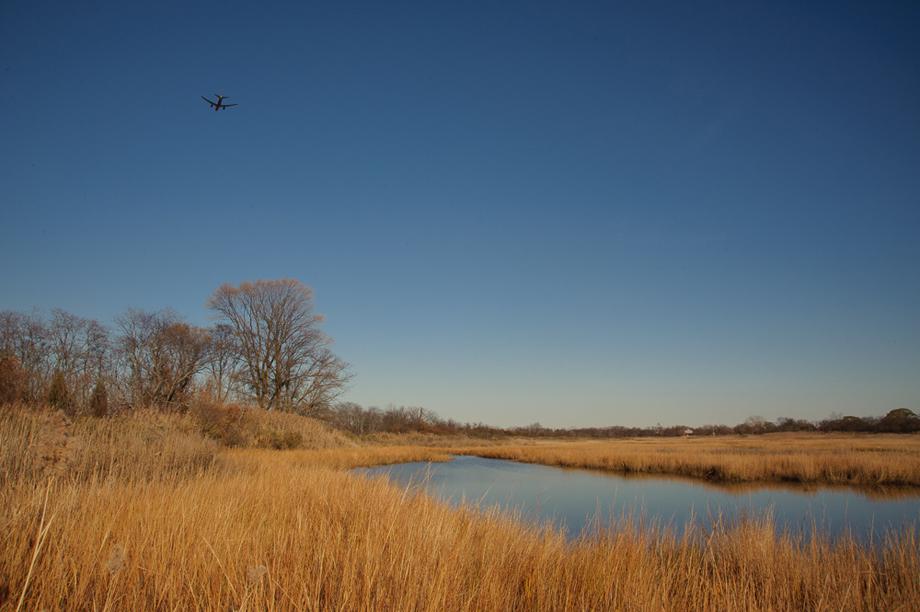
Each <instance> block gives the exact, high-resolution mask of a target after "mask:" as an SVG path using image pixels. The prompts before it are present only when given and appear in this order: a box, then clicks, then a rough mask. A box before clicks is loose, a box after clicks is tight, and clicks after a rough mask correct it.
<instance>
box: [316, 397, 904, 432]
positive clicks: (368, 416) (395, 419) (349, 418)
mask: <svg viewBox="0 0 920 612" xmlns="http://www.w3.org/2000/svg"><path fill="white" fill-rule="evenodd" d="M315 416H317V417H319V418H321V419H323V420H325V421H327V422H329V423H331V424H332V425H334V426H335V427H338V428H340V429H344V430H345V431H349V432H351V433H353V434H355V435H359V436H360V435H369V434H375V433H396V434H400V433H412V432H414V433H428V434H454V435H466V436H471V437H483V438H498V437H508V436H521V437H536V438H541V437H542V438H629V437H648V436H658V437H679V436H688V435H692V436H724V435H731V434H742V435H760V434H768V433H779V432H796V431H798V432H835V431H840V432H865V433H913V432H920V417H918V416H917V415H916V414H915V413H914V412H913V411H911V410H908V409H907V408H898V409H895V410H891V411H890V412H888V414H886V415H885V416H884V417H855V416H832V417H830V418H828V419H824V420H822V421H816V422H813V421H807V420H804V419H793V418H779V419H777V420H776V422H771V421H768V420H766V419H763V418H761V417H757V416H754V417H750V418H748V419H746V420H745V421H744V422H743V423H741V424H738V425H735V426H733V427H732V426H729V425H703V426H699V427H688V426H686V425H672V426H667V427H663V426H661V425H656V426H654V427H623V426H618V425H613V426H609V427H577V428H552V427H544V426H542V425H540V424H539V423H533V424H530V425H526V426H521V427H491V426H489V425H485V424H483V423H459V422H457V421H454V420H453V419H443V418H441V417H439V416H438V415H437V414H436V413H434V412H432V411H430V410H427V409H425V408H421V407H406V406H388V407H386V408H378V407H369V408H364V407H362V406H360V405H358V404H355V403H352V402H343V403H339V404H335V405H332V406H330V407H328V408H326V409H324V410H322V411H319V412H317V413H316V414H315Z"/></svg>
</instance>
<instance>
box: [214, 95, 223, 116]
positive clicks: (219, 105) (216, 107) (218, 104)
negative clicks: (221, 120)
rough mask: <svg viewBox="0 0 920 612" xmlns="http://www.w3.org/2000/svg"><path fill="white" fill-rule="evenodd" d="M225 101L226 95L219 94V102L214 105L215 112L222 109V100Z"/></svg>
mask: <svg viewBox="0 0 920 612" xmlns="http://www.w3.org/2000/svg"><path fill="white" fill-rule="evenodd" d="M223 101H224V97H223V96H217V104H215V105H214V112H215V113H216V112H217V111H219V110H220V109H221V102H223Z"/></svg>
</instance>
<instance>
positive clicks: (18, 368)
mask: <svg viewBox="0 0 920 612" xmlns="http://www.w3.org/2000/svg"><path fill="white" fill-rule="evenodd" d="M26 376H27V375H26V371H25V370H24V369H23V368H22V364H20V363H19V360H18V359H16V357H13V356H12V355H8V356H5V357H0V404H12V403H14V402H18V401H21V400H23V399H25V393H26Z"/></svg>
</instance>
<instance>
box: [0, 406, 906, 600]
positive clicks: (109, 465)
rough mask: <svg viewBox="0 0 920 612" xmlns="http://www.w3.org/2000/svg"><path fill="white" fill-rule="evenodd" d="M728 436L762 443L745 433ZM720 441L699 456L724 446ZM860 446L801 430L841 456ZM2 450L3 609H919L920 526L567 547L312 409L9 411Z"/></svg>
mask: <svg viewBox="0 0 920 612" xmlns="http://www.w3.org/2000/svg"><path fill="white" fill-rule="evenodd" d="M260 419H261V417H260ZM214 421H217V422H218V423H219V424H221V427H215V426H214ZM203 431H206V432H207V435H205V434H203V433H202V432H203ZM292 432H293V433H292ZM227 437H229V439H231V440H234V441H235V443H234V448H229V447H228V446H227V443H226V440H225V438H227ZM222 440H223V441H222ZM822 440H823V441H824V442H822ZM897 440H901V441H902V443H903V444H906V445H907V447H909V448H910V449H913V450H909V451H907V453H906V455H905V456H907V457H910V456H912V455H911V453H915V452H916V446H915V444H916V443H915V442H914V441H913V440H912V439H908V438H893V439H892V440H891V441H890V440H888V439H887V438H884V439H874V438H865V439H859V441H858V443H859V444H865V445H866V450H865V453H866V454H865V457H867V458H868V457H871V458H872V460H873V461H875V457H876V454H875V453H879V454H884V453H885V452H888V454H889V455H890V456H891V457H892V460H891V462H892V463H893V464H896V463H900V462H901V460H902V459H903V457H902V456H901V455H900V454H899V452H900V451H899V450H898V448H899V445H898V443H897ZM391 442H392V441H391ZM458 442H461V441H458ZM743 442H744V443H747V444H754V443H755V442H754V441H751V440H744V441H743ZM655 443H656V444H662V443H661V442H660V441H656V442H655ZM694 443H696V441H692V440H679V441H674V442H673V444H674V449H675V450H674V452H673V453H672V454H674V455H676V456H678V457H683V458H684V459H685V460H688V458H692V457H693V456H694V455H693V453H692V452H691V451H689V450H688V445H690V446H689V448H692V445H693V444H694ZM725 443H726V444H728V445H730V446H733V447H734V446H735V445H737V452H738V453H739V454H741V455H742V456H743V455H744V452H748V454H753V451H745V447H744V446H743V445H742V441H740V440H735V439H733V440H730V441H725ZM757 443H759V442H757ZM764 443H765V444H768V445H772V444H773V442H772V440H768V441H766V442H764ZM700 444H702V443H700ZM712 444H716V443H715V442H711V441H710V442H707V446H705V447H704V446H700V448H699V452H700V453H701V454H705V453H704V451H703V449H704V448H706V449H708V450H707V451H706V453H712V454H713V455H716V451H715V450H714V448H715V447H713V446H710V445H712ZM822 444H826V445H822ZM853 444H854V441H853V439H848V440H842V439H841V440H831V439H826V440H825V439H824V438H816V439H814V440H807V441H803V442H802V446H807V447H809V448H811V449H813V452H814V453H816V454H818V455H820V454H822V453H824V454H827V455H829V456H833V455H834V453H835V452H836V453H837V454H841V455H842V454H845V453H846V449H849V448H851V447H852V445H853ZM623 445H625V446H623ZM873 445H877V447H873ZM612 446H613V447H616V448H618V449H620V450H619V451H618V452H619V453H620V455H619V456H620V457H624V456H627V455H628V453H627V452H626V451H625V450H623V449H624V448H627V449H628V448H633V446H635V447H637V448H638V447H642V448H644V449H645V452H646V453H652V454H654V451H653V450H652V449H654V448H657V447H656V446H655V445H654V444H652V443H649V444H648V445H646V444H645V443H644V442H635V443H634V444H632V443H631V444H627V443H626V442H623V443H619V442H617V443H614V444H613V445H612ZM666 446H667V445H666ZM782 446H783V444H779V443H777V446H776V452H777V453H781V450H782V448H781V447H782ZM278 447H283V448H284V450H278ZM603 447H604V444H601V443H593V442H590V443H589V442H581V443H574V444H546V443H538V444H530V445H527V444H524V443H522V442H521V441H517V442H516V443H515V446H513V447H510V446H509V447H508V448H502V447H501V446H488V447H482V448H479V449H476V450H477V453H478V454H493V456H494V453H499V452H508V453H512V452H513V453H521V452H525V451H533V452H537V453H543V454H542V455H541V456H540V459H541V461H548V460H549V459H550V458H552V457H574V456H582V457H586V458H588V457H593V458H594V460H597V458H598V457H602V456H603V455H604V453H603V452H602V451H601V449H602V448H603ZM0 448H2V454H0V462H2V466H0V479H2V480H0V484H2V491H0V508H2V510H0V534H2V536H0V537H2V542H0V544H2V546H0V609H3V610H15V609H23V610H40V609H99V610H105V609H110V610H115V609H117V610H141V609H221V610H227V609H235V610H272V609H307V610H320V609H322V610H328V609H361V610H383V609H387V610H390V609H394V610H404V609H411V610H508V609H532V610H554V609H631V610H650V609H656V610H657V609H667V610H690V609H720V610H728V609H732V610H737V609H748V610H767V609H771V610H801V609H816V610H842V609H846V610H870V609H874V610H899V609H900V610H909V609H917V608H918V606H920V580H918V579H917V576H918V575H920V540H918V538H917V535H916V534H914V533H905V534H903V535H902V537H900V538H898V539H897V540H892V541H889V542H888V543H887V544H886V545H885V546H884V547H883V548H882V549H881V550H880V551H878V552H873V551H869V550H866V549H863V548H860V547H859V546H858V545H856V544H854V543H853V542H850V541H840V542H838V543H836V544H833V545H832V544H830V543H828V542H825V541H822V540H820V538H819V539H817V540H814V541H812V542H810V543H808V544H805V543H803V542H801V541H797V540H795V539H793V538H791V537H776V536H775V535H774V532H773V527H772V525H771V524H770V522H769V518H768V517H765V518H764V519H762V520H753V521H751V522H749V523H746V524H743V525H740V526H737V527H733V528H727V527H725V528H721V529H717V530H716V531H715V532H714V533H701V532H698V531H691V532H689V533H687V534H685V535H684V536H682V537H681V538H676V537H674V536H673V535H671V534H669V533H667V532H662V531H658V530H647V531H643V532H638V533H637V532H636V531H635V530H633V529H630V528H627V526H626V525H612V526H611V527H610V528H609V529H607V530H606V531H605V532H604V533H603V534H602V535H601V536H600V537H599V538H592V539H586V540H582V541H577V542H567V541H566V540H565V538H564V536H563V535H562V534H561V533H560V532H558V531H554V530H552V529H548V528H544V529H539V528H535V527H527V526H524V525H522V524H520V523H518V522H516V521H514V520H513V518H510V517H507V516H504V515H499V514H494V513H489V512H482V511H478V510H475V509H459V510H458V509H452V508H450V507H448V506H446V505H444V504H441V503H439V502H437V501H435V500H433V499H431V498H428V497H427V496H424V495H420V494H414V493H412V492H407V491H405V490H402V489H399V488H397V487H394V486H392V485H390V484H388V483H387V482H386V481H384V480H380V479H377V480H368V479H365V478H362V477H359V476H355V475H352V474H349V473H347V472H346V471H345V468H348V467H352V466H357V465H374V464H379V463H388V462H396V461H407V460H422V459H432V460H443V459H447V455H446V453H445V450H443V449H442V448H437V447H422V446H416V445H398V444H389V445H380V444H376V445H373V446H371V445H366V444H362V443H360V442H359V441H356V440H354V439H352V438H348V437H347V436H344V435H342V434H340V433H338V432H334V431H330V430H328V429H327V428H325V427H324V426H323V425H322V424H319V423H316V422H312V421H309V420H308V419H301V420H297V419H296V418H294V417H292V418H290V419H286V420H285V419H282V420H281V421H278V420H271V421H265V422H263V421H262V420H258V421H253V422H248V423H244V422H242V420H240V419H238V418H236V419H235V420H233V419H231V420H230V421H227V420H222V419H220V418H215V416H214V415H210V416H208V417H207V418H206V419H205V420H201V419H200V418H199V419H198V420H196V417H193V416H190V415H162V414H157V413H152V412H150V413H137V414H134V415H128V416H125V417H121V418H117V419H106V420H100V419H90V418H82V419H76V420H69V419H65V418H63V417H62V416H60V415H59V414H57V413H51V412H47V411H37V412H36V411H33V410H28V409H25V408H5V407H4V408H0ZM870 448H876V450H870ZM566 449H568V452H569V453H571V454H570V455H566V454H565V451H566ZM677 449H683V450H677ZM834 449H836V451H834ZM880 449H889V450H888V451H885V450H880ZM471 450H472V449H471V448H470V447H469V446H467V452H470V451H471ZM480 451H481V452H480ZM630 452H632V451H630ZM793 454H794V453H793ZM634 455H635V456H636V457H640V456H642V455H641V453H639V451H635V453H634ZM726 456H727V457H729V458H731V457H732V456H733V455H732V454H730V453H729V454H728V455H726ZM854 456H855V457H857V458H858V457H863V456H864V455H863V451H860V452H858V453H855V454H854ZM522 458H524V457H522ZM536 459H537V456H536V455H531V456H528V460H536ZM585 460H587V459H585ZM637 460H638V459H637ZM554 461H557V459H554ZM617 461H623V459H617ZM711 461H712V458H711V457H708V456H707V459H706V460H705V461H702V460H700V461H699V464H700V465H705V464H706V463H707V462H711ZM678 463H679V462H678ZM593 467H598V466H593ZM601 467H607V468H608V469H610V468H611V467H612V468H613V469H619V468H618V466H617V464H616V463H613V464H611V465H610V466H601ZM873 469H875V468H873ZM898 469H900V468H898ZM892 470H895V468H892ZM752 473H753V472H752ZM867 473H869V472H867ZM892 473H894V472H892ZM914 477H915V476H914Z"/></svg>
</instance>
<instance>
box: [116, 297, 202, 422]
mask: <svg viewBox="0 0 920 612" xmlns="http://www.w3.org/2000/svg"><path fill="white" fill-rule="evenodd" d="M118 326H119V328H120V329H121V336H120V338H119V344H120V346H121V352H122V359H123V360H124V362H125V365H126V368H127V370H128V376H129V380H128V388H129V395H130V397H131V401H132V403H133V404H134V405H135V406H142V405H153V406H161V407H168V406H177V405H178V406H181V405H184V404H185V401H186V400H187V398H188V394H189V392H190V391H191V389H192V384H193V382H194V380H195V376H196V375H197V374H198V373H199V372H200V371H201V369H202V368H203V367H204V363H205V357H206V356H207V352H208V346H209V344H210V337H209V336H208V333H207V332H206V331H205V330H203V329H200V328H197V327H193V326H191V325H189V324H187V323H185V322H183V321H182V320H181V319H179V317H178V315H176V314H175V313H174V312H172V311H170V310H163V311H160V312H154V313H148V312H144V311H141V310H129V311H128V312H127V313H125V314H124V315H122V316H121V317H119V318H118Z"/></svg>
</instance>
